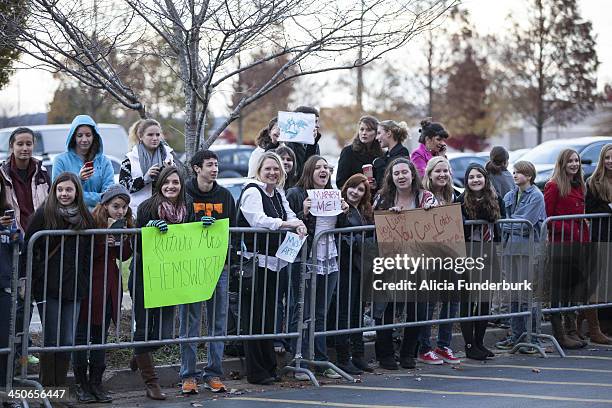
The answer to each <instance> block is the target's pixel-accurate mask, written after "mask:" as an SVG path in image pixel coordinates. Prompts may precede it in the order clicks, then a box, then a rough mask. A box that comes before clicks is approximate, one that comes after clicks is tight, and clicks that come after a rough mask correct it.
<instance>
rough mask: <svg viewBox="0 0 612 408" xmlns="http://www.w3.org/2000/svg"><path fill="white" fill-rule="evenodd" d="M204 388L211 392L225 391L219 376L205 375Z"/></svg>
mask: <svg viewBox="0 0 612 408" xmlns="http://www.w3.org/2000/svg"><path fill="white" fill-rule="evenodd" d="M204 388H206V389H207V390H209V391H212V392H225V385H224V384H223V383H222V382H221V379H220V378H219V377H207V378H206V380H205V381H204Z"/></svg>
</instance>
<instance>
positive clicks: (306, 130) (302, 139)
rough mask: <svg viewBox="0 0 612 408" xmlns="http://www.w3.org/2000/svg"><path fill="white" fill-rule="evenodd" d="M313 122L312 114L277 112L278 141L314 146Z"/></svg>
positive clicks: (313, 116) (314, 118)
mask: <svg viewBox="0 0 612 408" xmlns="http://www.w3.org/2000/svg"><path fill="white" fill-rule="evenodd" d="M315 120H316V117H315V115H314V114H313V113H301V112H278V128H279V129H280V137H279V138H278V140H279V141H281V142H297V143H304V144H314V129H315Z"/></svg>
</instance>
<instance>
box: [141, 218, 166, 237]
mask: <svg viewBox="0 0 612 408" xmlns="http://www.w3.org/2000/svg"><path fill="white" fill-rule="evenodd" d="M146 226H147V227H155V228H157V229H158V230H159V232H161V233H162V234H165V233H166V232H168V224H166V221H164V220H151V221H149V222H147V225H146Z"/></svg>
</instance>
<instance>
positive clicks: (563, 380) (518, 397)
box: [88, 346, 612, 408]
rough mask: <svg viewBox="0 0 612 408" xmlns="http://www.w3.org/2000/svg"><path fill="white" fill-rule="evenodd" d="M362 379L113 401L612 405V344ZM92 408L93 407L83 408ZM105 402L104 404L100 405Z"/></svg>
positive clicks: (275, 407)
mask: <svg viewBox="0 0 612 408" xmlns="http://www.w3.org/2000/svg"><path fill="white" fill-rule="evenodd" d="M359 379H360V382H358V383H348V382H346V381H344V380H326V379H321V384H322V386H321V387H318V388H317V387H314V386H311V385H309V384H307V383H299V382H296V381H293V380H287V381H285V382H283V383H280V384H278V385H275V386H272V387H263V386H252V385H247V384H246V383H244V382H241V381H229V382H228V383H227V385H228V386H229V387H231V389H232V390H231V393H225V394H211V393H209V392H207V391H204V390H201V392H200V394H198V395H195V396H189V397H183V396H181V395H180V388H178V387H177V388H171V389H166V390H165V391H166V392H167V393H168V395H169V398H168V400H166V401H162V402H156V401H150V400H146V398H143V392H142V391H138V392H129V393H121V394H118V395H115V402H114V403H113V404H112V405H113V406H122V407H132V406H133V407H169V408H179V407H181V408H187V407H201V406H203V407H210V408H246V407H248V408H294V407H295V408H298V407H343V408H395V407H402V408H407V407H452V408H462V407H466V408H467V407H469V408H474V407H487V408H502V407H504V408H506V407H530V408H539V407H612V347H605V346H589V347H588V348H585V349H583V350H578V351H573V352H569V353H568V356H567V357H566V358H561V357H559V356H557V355H550V356H549V357H548V358H545V359H544V358H541V357H538V356H534V355H521V354H517V355H509V354H507V353H500V354H498V355H497V356H496V357H495V358H494V359H492V360H489V361H487V362H484V363H483V362H478V361H474V360H464V361H463V362H462V364H461V365H459V366H457V367H451V366H449V365H443V366H428V365H424V364H420V363H419V364H418V365H417V369H416V370H401V369H400V370H399V371H387V370H377V372H376V373H374V374H366V375H362V376H360V377H359ZM88 406H89V407H94V406H96V405H88ZM99 406H100V407H103V406H105V407H108V406H109V405H108V404H104V405H102V404H100V405H99Z"/></svg>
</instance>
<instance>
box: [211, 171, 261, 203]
mask: <svg viewBox="0 0 612 408" xmlns="http://www.w3.org/2000/svg"><path fill="white" fill-rule="evenodd" d="M252 181H253V179H250V178H246V177H236V178H218V179H217V183H219V185H220V186H221V187H225V188H227V189H228V190H229V192H230V193H232V197H234V201H236V204H238V199H239V198H240V193H241V192H242V189H243V188H244V186H246V185H247V184H249V183H250V182H252Z"/></svg>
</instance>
